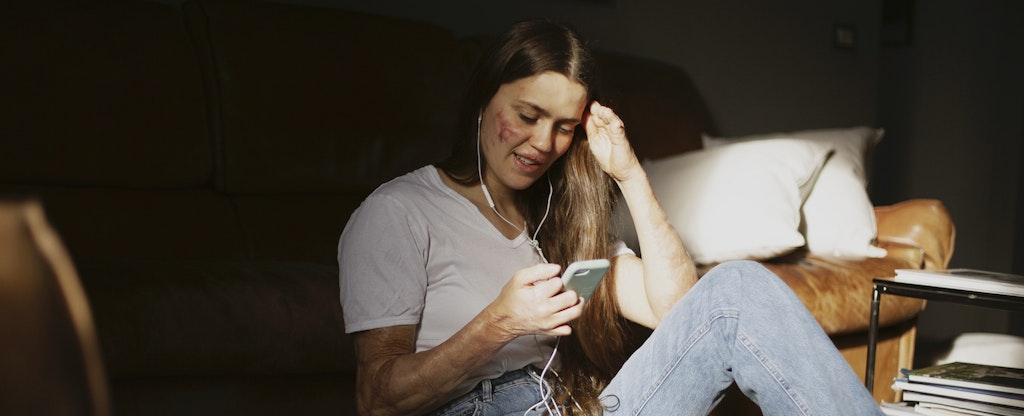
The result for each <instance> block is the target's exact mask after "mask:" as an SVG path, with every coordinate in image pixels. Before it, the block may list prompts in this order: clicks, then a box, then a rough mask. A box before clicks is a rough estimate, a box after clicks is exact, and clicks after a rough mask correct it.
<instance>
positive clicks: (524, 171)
mask: <svg viewBox="0 0 1024 416" xmlns="http://www.w3.org/2000/svg"><path fill="white" fill-rule="evenodd" d="M586 99H587V91H586V88H584V86H583V85H582V84H580V83H578V82H575V81H572V80H570V79H569V78H566V77H565V76H564V75H562V74H559V73H556V72H541V73H539V74H536V75H533V76H530V77H527V78H522V79H519V80H516V81H513V82H510V83H508V84H503V85H502V86H501V87H500V88H498V92H497V93H495V94H494V97H492V98H491V101H490V103H488V104H487V107H486V108H484V110H483V113H482V119H481V127H480V140H481V143H480V145H481V149H482V153H483V155H484V158H485V160H486V161H487V163H486V166H485V167H484V171H483V175H484V180H485V181H486V183H487V187H488V188H490V189H496V187H498V186H502V187H505V188H507V190H523V189H526V188H528V187H529V186H530V185H532V184H533V183H534V182H535V181H537V179H538V178H540V177H541V176H542V175H543V174H544V172H546V171H547V170H548V168H549V167H551V164H552V163H554V162H555V160H557V159H558V158H559V157H561V156H562V155H563V154H565V152H566V151H567V150H568V149H569V145H570V144H571V143H572V136H573V131H574V130H575V129H576V126H578V125H579V124H580V120H582V119H583V110H584V108H585V107H586V104H587V102H586Z"/></svg>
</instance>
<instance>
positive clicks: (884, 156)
mask: <svg viewBox="0 0 1024 416" xmlns="http://www.w3.org/2000/svg"><path fill="white" fill-rule="evenodd" d="M1022 17H1024V3H1020V2H1017V1H1013V0H1000V1H985V2H972V1H968V0H918V1H916V2H915V5H914V13H913V19H914V20H913V36H912V37H911V41H910V42H909V44H906V45H900V46H893V47H886V48H883V49H882V50H881V55H880V56H881V58H880V65H879V74H880V75H879V89H878V91H879V93H878V111H879V116H878V122H879V124H880V125H882V126H884V127H886V129H887V135H886V138H885V140H884V141H883V142H882V143H881V145H880V146H879V149H878V152H877V158H876V160H875V166H874V178H876V181H875V182H874V183H873V184H872V197H873V199H874V201H875V202H876V203H888V202H892V201H897V200H900V199H905V198H909V197H932V198H938V199H941V200H943V201H944V202H945V203H946V204H947V205H948V207H949V209H950V211H951V213H952V215H953V219H954V221H955V222H956V225H957V241H956V250H955V253H954V255H953V260H952V264H951V266H952V267H969V268H978V269H987V270H993V271H1000V272H1010V271H1012V270H1013V269H1014V268H1017V270H1018V271H1020V267H1021V261H1022V260H1021V253H1022V250H1024V248H1022V247H1021V244H1024V241H1022V239H1021V237H1020V232H1019V231H1018V232H1017V233H1016V235H1015V233H1014V224H1015V223H1016V224H1019V223H1020V222H1021V221H1022V219H1021V214H1020V213H1021V211H1024V195H1022V184H1024V173H1022V172H1021V161H1022V160H1024V149H1022V148H1021V147H1022V144H1021V143H1022V141H1024V140H1022V138H1024V121H1022V117H1021V116H1022V115H1024V78H1022V77H1021V74H1024V29H1022V27H1021V25H1020V24H1019V22H1020V20H1021V18H1022ZM883 178H884V179H883ZM1019 227H1020V226H1019V225H1018V229H1019ZM1008 321H1009V314H1008V313H1006V312H1003V311H993V310H988V309H979V308H964V307H955V306H950V305H947V304H942V303H939V302H932V303H930V304H929V305H928V309H926V311H925V313H924V315H922V318H921V335H922V336H932V337H937V338H942V337H953V336H956V335H957V334H959V333H962V332H970V331H991V332H1003V331H1007V330H1008V327H1009V325H1008Z"/></svg>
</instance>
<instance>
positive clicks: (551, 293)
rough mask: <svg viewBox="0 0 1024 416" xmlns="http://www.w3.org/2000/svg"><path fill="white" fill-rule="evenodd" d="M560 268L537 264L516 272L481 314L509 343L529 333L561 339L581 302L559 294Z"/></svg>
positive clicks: (560, 285) (575, 298)
mask: <svg viewBox="0 0 1024 416" xmlns="http://www.w3.org/2000/svg"><path fill="white" fill-rule="evenodd" d="M560 270H561V266H559V265H557V264H538V265H535V266H530V267H527V268H524V269H521V270H519V271H517V272H516V273H515V274H514V275H512V278H511V279H510V280H509V281H508V283H506V284H505V286H504V287H503V288H502V290H501V294H499V295H498V298H497V299H495V300H494V302H492V303H491V304H490V305H488V306H487V308H486V309H484V312H485V313H487V314H488V316H489V317H490V318H491V319H490V321H491V322H492V323H493V325H495V329H496V330H498V331H500V332H499V333H501V334H503V335H504V336H506V337H508V339H509V340H510V341H511V340H512V339H515V338H517V337H520V336H523V335H530V334H540V335H550V336H565V335H569V334H570V333H572V329H570V327H569V322H570V321H572V320H573V319H576V318H578V317H579V316H580V314H581V313H582V311H583V301H582V300H581V298H580V297H579V296H577V295H576V293H575V292H571V291H563V290H562V289H563V286H562V279H561V278H560V277H559V276H558V272H559V271H560Z"/></svg>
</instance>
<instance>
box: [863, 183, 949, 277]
mask: <svg viewBox="0 0 1024 416" xmlns="http://www.w3.org/2000/svg"><path fill="white" fill-rule="evenodd" d="M875 216H876V218H877V221H878V244H879V245H880V246H885V245H887V244H893V245H900V246H912V247H916V248H917V249H919V250H920V251H921V252H922V254H923V259H924V261H923V262H924V264H923V265H922V266H923V267H924V268H925V269H944V268H946V267H947V266H949V259H950V257H952V255H953V243H954V241H955V239H956V227H955V226H954V225H953V219H952V217H951V216H950V214H949V211H948V210H947V209H946V206H945V204H943V203H942V202H941V201H939V200H935V199H911V200H907V201H903V202H899V203H896V204H893V205H886V206H879V207H875Z"/></svg>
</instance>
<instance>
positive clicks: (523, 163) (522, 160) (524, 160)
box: [513, 153, 543, 172]
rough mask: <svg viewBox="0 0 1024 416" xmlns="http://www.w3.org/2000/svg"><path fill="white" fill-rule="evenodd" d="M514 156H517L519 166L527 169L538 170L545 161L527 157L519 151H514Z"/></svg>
mask: <svg viewBox="0 0 1024 416" xmlns="http://www.w3.org/2000/svg"><path fill="white" fill-rule="evenodd" d="M513 157H514V158H515V160H516V162H517V163H518V164H519V166H520V167H521V168H522V169H525V170H527V171H531V172H532V171H536V170H537V169H540V167H541V165H543V163H542V162H540V161H538V160H535V159H531V158H528V157H525V156H523V155H520V154H518V153H514V154H513Z"/></svg>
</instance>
